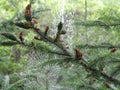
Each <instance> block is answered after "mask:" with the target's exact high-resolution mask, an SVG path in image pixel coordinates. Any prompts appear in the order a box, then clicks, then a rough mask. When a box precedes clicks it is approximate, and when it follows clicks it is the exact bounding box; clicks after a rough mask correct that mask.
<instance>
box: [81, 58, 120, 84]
mask: <svg viewBox="0 0 120 90" xmlns="http://www.w3.org/2000/svg"><path fill="white" fill-rule="evenodd" d="M83 60H84V59H83ZM80 64H81V65H82V66H83V67H84V68H85V69H88V70H90V71H92V72H94V73H96V72H98V73H100V75H101V76H102V77H103V78H106V79H107V80H109V81H111V82H113V83H115V84H118V85H120V81H119V80H118V79H116V78H113V77H112V76H110V75H107V74H106V73H104V72H103V71H100V70H97V69H94V68H92V67H89V66H88V65H87V64H85V63H83V62H81V63H80Z"/></svg>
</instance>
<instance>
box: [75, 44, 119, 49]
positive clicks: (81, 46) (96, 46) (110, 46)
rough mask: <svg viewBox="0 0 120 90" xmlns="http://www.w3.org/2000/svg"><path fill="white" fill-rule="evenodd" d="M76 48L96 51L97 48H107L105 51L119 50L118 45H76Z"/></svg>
mask: <svg viewBox="0 0 120 90" xmlns="http://www.w3.org/2000/svg"><path fill="white" fill-rule="evenodd" d="M77 47H78V48H92V49H97V48H107V49H110V48H118V49H120V45H115V46H113V45H78V46H77Z"/></svg>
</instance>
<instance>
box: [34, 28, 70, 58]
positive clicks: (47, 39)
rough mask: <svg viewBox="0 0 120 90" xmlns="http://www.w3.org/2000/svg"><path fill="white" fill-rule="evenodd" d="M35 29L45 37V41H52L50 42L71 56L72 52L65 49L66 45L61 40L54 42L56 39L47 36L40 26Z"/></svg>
mask: <svg viewBox="0 0 120 90" xmlns="http://www.w3.org/2000/svg"><path fill="white" fill-rule="evenodd" d="M33 29H34V31H35V32H36V33H37V34H38V35H40V36H41V38H43V40H44V41H45V42H50V43H52V44H54V45H55V46H57V47H58V48H60V49H61V50H62V51H63V53H64V55H67V56H71V55H70V53H69V52H68V51H67V50H66V49H65V47H64V46H63V45H62V44H61V43H60V42H54V40H53V39H52V38H51V37H48V36H45V35H44V32H42V31H40V29H39V28H37V29H36V28H33Z"/></svg>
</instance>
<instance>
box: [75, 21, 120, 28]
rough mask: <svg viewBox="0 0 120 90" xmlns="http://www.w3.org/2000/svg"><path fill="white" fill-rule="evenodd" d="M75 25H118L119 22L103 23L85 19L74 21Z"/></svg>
mask: <svg viewBox="0 0 120 90" xmlns="http://www.w3.org/2000/svg"><path fill="white" fill-rule="evenodd" d="M75 25H81V26H87V27H91V26H101V27H110V26H115V27H116V26H120V23H109V24H107V23H104V22H102V21H87V22H84V21H83V22H79V21H78V22H75Z"/></svg>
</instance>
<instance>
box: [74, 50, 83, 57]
mask: <svg viewBox="0 0 120 90" xmlns="http://www.w3.org/2000/svg"><path fill="white" fill-rule="evenodd" d="M74 51H75V55H76V59H82V56H83V55H82V53H81V52H80V51H79V50H78V49H77V48H75V49H74Z"/></svg>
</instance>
